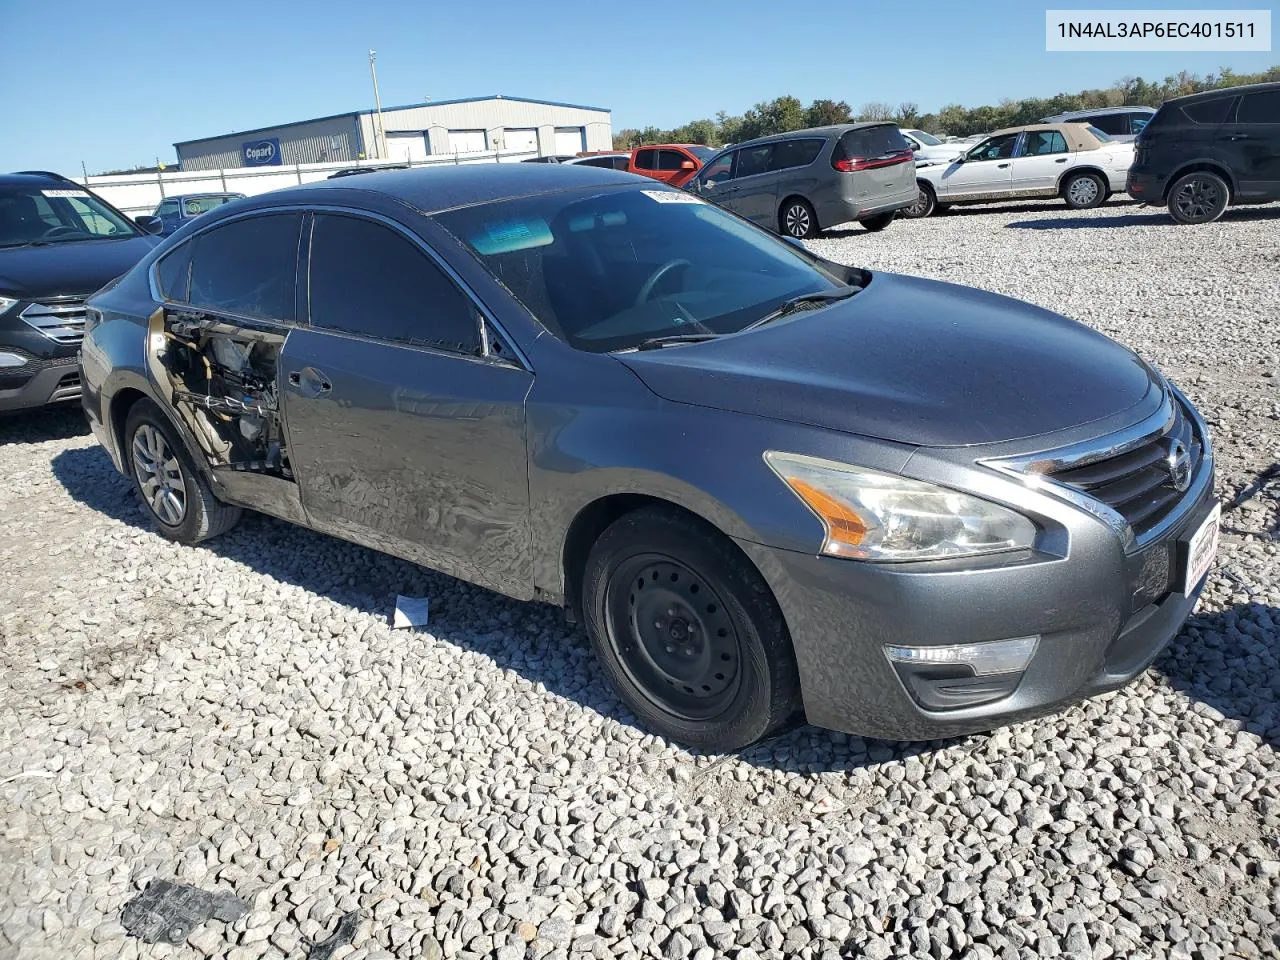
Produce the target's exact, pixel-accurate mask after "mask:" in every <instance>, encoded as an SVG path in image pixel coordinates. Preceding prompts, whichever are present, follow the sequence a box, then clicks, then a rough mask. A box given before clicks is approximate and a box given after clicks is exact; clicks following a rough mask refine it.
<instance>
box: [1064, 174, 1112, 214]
mask: <svg viewBox="0 0 1280 960" xmlns="http://www.w3.org/2000/svg"><path fill="white" fill-rule="evenodd" d="M1062 199H1063V200H1065V201H1067V206H1068V207H1070V208H1071V209H1072V210H1091V209H1093V208H1094V207H1097V206H1100V205H1101V204H1102V201H1104V200H1106V199H1107V185H1106V184H1105V183H1103V182H1102V178H1101V177H1100V176H1098V175H1097V174H1096V173H1077V174H1076V175H1075V176H1073V177H1070V178H1068V179H1067V180H1066V181H1065V182H1064V183H1063V184H1062Z"/></svg>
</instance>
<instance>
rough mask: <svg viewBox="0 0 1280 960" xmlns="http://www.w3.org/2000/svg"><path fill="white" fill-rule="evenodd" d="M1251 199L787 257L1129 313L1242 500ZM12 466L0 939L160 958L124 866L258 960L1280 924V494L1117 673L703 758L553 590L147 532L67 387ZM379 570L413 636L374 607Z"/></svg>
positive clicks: (834, 241) (1047, 220)
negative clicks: (487, 585) (1174, 616)
mask: <svg viewBox="0 0 1280 960" xmlns="http://www.w3.org/2000/svg"><path fill="white" fill-rule="evenodd" d="M1278 224H1280V209H1278V208H1277V207H1275V206H1270V207H1264V208H1256V209H1245V210H1239V211H1232V212H1231V213H1229V214H1228V215H1227V216H1226V217H1225V218H1224V219H1223V220H1222V221H1221V222H1219V223H1216V224H1213V225H1210V226H1206V227H1200V228H1179V227H1175V226H1172V225H1170V224H1169V223H1168V221H1167V218H1166V216H1165V214H1163V213H1161V212H1159V211H1151V210H1142V209H1139V208H1137V207H1135V206H1132V205H1127V204H1125V205H1121V204H1116V203H1111V204H1108V205H1107V206H1105V207H1103V208H1101V209H1099V210H1096V211H1093V212H1090V213H1083V214H1081V213H1070V212H1067V211H1065V210H1064V209H1063V208H1062V207H1061V205H1060V204H1032V205H1021V206H1013V205H1010V206H1005V207H1003V208H998V209H996V210H995V211H994V212H993V211H990V210H976V209H969V210H963V211H958V212H956V213H953V214H948V215H944V216H939V217H935V218H932V219H930V220H927V221H920V222H898V223H894V224H893V225H892V226H890V227H889V229H887V230H885V231H884V232H882V233H878V234H871V233H867V232H865V231H862V230H861V229H859V228H857V227H850V228H848V229H843V228H842V229H840V230H838V231H835V232H833V233H831V234H829V235H828V236H826V237H824V238H822V239H819V240H816V241H814V242H813V243H812V247H813V248H814V249H815V250H817V251H818V252H820V253H822V254H823V255H824V256H827V257H831V258H833V259H837V260H841V261H843V262H848V263H860V264H864V265H867V266H869V267H871V268H872V269H875V270H900V271H904V272H911V273H918V274H923V275H927V276H932V277H938V278H941V279H946V280H953V281H957V282H962V283H969V284H973V285H976V286H979V287H984V288H986V289H990V290H995V291H999V292H1001V293H1006V294H1009V295H1012V296H1017V297H1022V298H1024V299H1028V300H1031V301H1033V302H1035V303H1038V304H1041V305H1043V306H1046V307H1050V308H1052V309H1055V310H1059V311H1061V312H1064V313H1066V314H1068V315H1070V316H1074V317H1077V318H1079V319H1081V320H1083V321H1084V322H1085V323H1088V324H1090V325H1092V326H1094V327H1096V328H1097V329H1099V330H1102V331H1104V332H1106V333H1108V334H1109V335H1111V336H1114V337H1116V338H1117V339H1119V340H1121V341H1122V342H1124V343H1126V344H1129V345H1130V346H1132V347H1134V348H1135V349H1137V350H1138V351H1139V353H1141V354H1142V355H1143V356H1144V357H1147V358H1149V359H1151V360H1152V361H1154V362H1156V363H1157V364H1158V365H1160V366H1161V367H1162V368H1163V369H1164V370H1165V371H1166V372H1167V373H1168V374H1169V375H1170V376H1171V377H1172V378H1173V379H1174V380H1175V381H1176V382H1177V383H1179V384H1180V385H1181V386H1182V387H1183V388H1184V389H1185V390H1186V391H1187V392H1188V394H1189V395H1190V396H1191V397H1192V399H1193V400H1195V401H1196V402H1197V403H1198V404H1199V405H1200V407H1201V410H1202V411H1203V412H1204V413H1205V415H1206V416H1207V417H1208V419H1209V420H1210V422H1211V424H1212V426H1213V430H1214V433H1215V439H1216V442H1217V452H1218V470H1219V476H1218V485H1219V493H1220V494H1221V495H1223V496H1224V497H1231V496H1233V495H1235V494H1236V493H1237V492H1239V491H1240V490H1242V489H1243V488H1244V487H1245V486H1246V485H1247V484H1248V483H1249V482H1250V481H1251V480H1253V479H1254V478H1256V477H1257V476H1258V475H1259V473H1260V472H1261V471H1262V470H1263V469H1265V468H1266V467H1267V466H1268V465H1270V464H1271V463H1273V462H1275V461H1277V460H1280V394H1278V393H1277V390H1280V378H1277V377H1276V376H1275V373H1276V371H1277V370H1278V369H1280V327H1278V326H1277V324H1276V310H1277V304H1280V260H1277V253H1276V249H1277V248H1276V243H1275V237H1276V233H1277V225H1278ZM0 470H2V471H3V476H4V478H5V483H4V484H3V485H0V530H3V531H4V533H3V536H2V537H0V570H3V573H2V574H0V658H3V660H2V663H0V666H2V667H3V670H2V671H0V955H8V954H10V953H14V954H16V955H18V956H20V957H24V958H26V957H39V958H45V957H48V958H55V957H56V958H63V957H70V956H95V957H96V956H104V957H106V956H110V957H136V956H148V957H151V956H155V957H160V956H175V957H176V956H178V955H179V953H180V952H177V951H166V950H164V949H161V948H153V947H142V946H141V945H139V944H138V943H137V941H135V940H133V939H132V938H131V937H127V936H126V935H124V934H123V931H122V930H121V929H120V928H119V926H118V921H119V917H120V910H121V908H122V907H123V905H124V903H125V902H126V901H127V900H128V899H129V898H130V897H132V896H133V895H134V894H135V893H136V891H137V890H138V889H141V887H143V886H145V884H146V882H147V880H148V879H149V878H151V877H186V878H188V879H189V880H190V882H192V883H198V884H200V885H201V886H204V887H206V888H208V889H219V890H229V891H233V892H235V893H236V894H237V895H239V896H241V897H243V898H244V899H246V900H248V901H249V902H250V903H251V904H252V908H253V911H254V912H253V913H252V914H251V916H250V918H249V919H247V920H245V921H244V922H243V923H242V924H240V925H238V926H235V927H228V925H226V924H223V923H221V922H220V921H210V922H209V923H207V924H205V925H204V926H202V927H201V928H200V929H199V930H198V931H197V932H196V933H195V934H193V935H192V937H191V940H190V947H191V949H188V951H187V952H188V953H190V954H191V955H192V956H201V955H203V956H226V957H234V958H249V960H257V958H258V957H261V956H265V955H273V956H274V955H282V956H292V955H298V954H299V953H300V952H301V949H302V945H303V942H304V940H306V939H310V940H319V939H323V938H324V937H325V936H327V935H328V934H329V933H331V932H332V931H333V930H334V929H335V928H336V925H337V922H338V918H339V917H340V916H341V915H342V914H344V913H346V912H348V911H351V910H359V911H360V913H361V918H362V919H361V925H360V929H359V932H358V933H357V937H356V942H355V948H354V950H353V951H351V956H353V957H365V958H371V957H385V956H393V957H397V958H408V957H426V958H438V957H442V956H450V957H454V956H456V957H469V956H499V957H509V958H516V957H526V956H528V957H547V958H560V957H569V956H584V957H585V956H599V957H604V956H608V957H615V956H616V957H633V958H638V957H641V956H646V957H663V956H692V957H698V958H703V957H712V956H714V957H735V956H736V957H737V958H739V960H753V958H757V960H758V958H766V957H768V958H776V957H782V956H788V957H790V956H795V957H801V958H807V957H813V958H822V960H828V958H831V957H840V956H867V957H875V956H880V957H894V956H912V955H915V956H926V955H932V956H938V957H941V956H962V955H964V956H972V957H975V958H977V957H1001V958H1003V957H1015V956H1054V955H1059V956H1061V955H1066V956H1090V955H1092V956H1094V957H1099V958H1101V957H1125V956H1188V957H1201V958H1206V960H1207V958H1216V957H1226V956H1238V957H1260V956H1270V955H1274V954H1275V953H1276V951H1277V950H1278V949H1280V942H1278V941H1277V939H1276V936H1277V933H1276V931H1277V930H1280V915H1278V914H1280V907H1278V904H1280V847H1277V840H1276V838H1277V836H1280V762H1277V756H1276V746H1277V744H1280V662H1278V654H1280V627H1278V624H1280V551H1278V549H1277V547H1278V546H1280V543H1278V541H1277V539H1276V537H1277V533H1276V531H1277V522H1278V521H1280V511H1278V507H1280V503H1278V501H1277V497H1276V491H1277V490H1278V489H1280V485H1277V487H1265V488H1263V489H1262V490H1261V491H1260V492H1259V493H1258V495H1257V496H1256V497H1255V498H1254V499H1252V500H1251V501H1249V503H1248V504H1247V505H1246V506H1245V507H1244V508H1242V509H1240V510H1236V511H1233V512H1231V513H1229V514H1227V516H1226V520H1225V526H1226V531H1225V533H1224V538H1223V544H1222V548H1221V554H1220V557H1219V562H1218V564H1217V567H1216V568H1215V570H1214V572H1213V573H1212V574H1211V575H1210V579H1209V584H1208V588H1207V589H1206V591H1205V594H1204V597H1203V599H1202V600H1201V603H1200V607H1199V610H1198V612H1197V613H1196V615H1195V616H1194V617H1193V618H1192V620H1191V621H1190V623H1189V624H1188V625H1187V627H1186V628H1185V629H1184V630H1183V631H1182V633H1181V634H1180V635H1179V636H1178V638H1176V639H1175V640H1174V642H1173V643H1172V645H1171V646H1170V648H1169V649H1168V651H1166V652H1165V653H1164V654H1163V655H1161V657H1160V658H1159V659H1158V660H1157V661H1156V663H1155V665H1154V666H1153V668H1152V669H1151V670H1150V671H1149V672H1148V673H1147V674H1146V675H1145V676H1143V677H1142V678H1141V679H1139V680H1138V681H1137V682H1136V683H1134V684H1133V685H1132V686H1130V687H1129V688H1127V689H1125V690H1123V691H1120V692H1117V693H1115V694H1112V695H1109V696H1106V697H1102V698H1099V699H1097V700H1094V701H1090V702H1088V703H1085V704H1081V705H1079V706H1075V707H1072V708H1070V709H1068V710H1066V711H1065V712H1063V713H1062V714H1061V715H1058V716H1053V717H1047V718H1045V719H1042V720H1038V721H1034V722H1028V723H1021V724H1017V725H1015V726H1012V727H1009V728H1007V729H1004V730H1000V731H996V732H994V733H992V734H990V735H986V736H975V737H969V738H965V739H963V740H959V741H954V742H946V743H931V744H922V745H897V744H884V743H878V742H871V741H864V740H862V739H861V738H858V737H849V736H845V735H843V734H832V733H829V732H827V731H822V730H817V729H814V728H811V727H800V728H799V729H796V730H794V731H791V732H789V733H786V734H784V735H783V736H781V737H779V738H777V739H775V740H774V741H772V742H769V743H765V744H761V745H758V746H756V747H753V748H751V749H748V750H746V751H743V753H742V754H741V755H739V756H734V757H729V758H716V757H706V756H699V755H696V754H692V753H690V752H688V751H685V750H683V749H681V748H679V747H676V746H673V745H671V744H668V743H665V742H663V741H661V740H658V739H657V738H654V737H652V736H650V735H649V734H647V733H646V732H644V731H642V730H640V729H638V728H636V727H635V726H633V722H632V718H631V717H629V715H628V714H627V713H626V711H625V710H624V709H623V707H622V706H621V704H620V703H619V702H618V700H617V699H616V698H615V697H614V696H613V694H612V693H611V692H610V691H609V690H608V688H607V686H606V684H605V682H604V679H603V677H602V675H601V673H600V671H599V670H598V669H597V667H596V666H595V664H594V662H593V661H592V659H591V657H590V655H589V652H588V649H587V646H586V644H585V642H584V639H583V637H582V634H581V633H580V632H579V631H576V630H572V629H569V628H567V627H565V626H564V624H563V621H562V618H561V617H560V615H559V613H558V612H557V611H555V610H553V609H550V608H547V607H541V606H535V605H523V604H519V603H515V602H512V601H508V600H505V599H502V598H500V597H497V596H495V595H494V594H491V593H488V592H487V591H484V590H481V589H478V588H475V587H471V586H468V585H465V584H462V583H459V582H457V581H454V580H450V579H449V578H447V577H443V576H439V575H437V574H434V573H431V572H428V571H425V570H423V569H421V568H418V567H415V566H413V565H411V564H408V563H404V562H402V561H399V560H394V559H391V558H389V557H386V556H382V555H379V554H376V553H373V552H371V551H368V550H364V549H361V548H358V547H354V546H351V545H349V544H345V543H341V542H339V541H337V540H333V539H330V538H327V537H323V536H319V535H317V534H312V533H308V532H306V531H303V530H301V529H298V528H296V527H292V526H289V525H288V524H285V523H281V522H277V521H274V520H268V519H264V518H261V517H255V516H249V517H246V518H245V520H244V521H243V523H242V524H241V525H240V526H239V527H238V528H237V529H236V530H234V531H233V532H232V533H230V534H229V535H227V536H226V537H223V538H221V539H219V540H216V541H213V542H210V543H208V544H205V545H202V546H200V547H197V548H187V547H180V546H175V545H173V544H170V543H168V542H166V541H164V540H162V539H161V538H159V537H157V536H156V535H155V534H154V533H152V532H151V531H150V529H149V528H148V527H147V526H146V524H145V522H144V520H143V518H142V515H141V513H140V512H139V509H138V507H137V505H136V504H135V501H134V499H133V494H132V492H131V490H130V488H129V485H128V484H127V483H126V482H125V481H124V480H123V479H122V478H120V477H118V476H117V475H115V474H114V472H112V470H111V469H110V466H109V464H108V462H107V459H106V457H105V455H104V454H103V453H102V452H101V451H100V450H99V449H98V447H97V446H96V445H95V444H94V442H93V441H92V439H91V438H90V437H89V436H88V434H87V432H86V430H85V428H84V426H83V423H82V421H81V420H80V419H78V417H77V416H76V415H75V413H74V412H72V413H66V412H63V413H57V412H42V413H38V414H35V415H31V416H24V417H20V418H7V419H4V420H0ZM398 594H403V595H407V596H426V597H430V600H431V611H432V617H431V623H430V624H429V625H428V627H427V628H426V629H425V630H422V631H418V632H414V633H408V632H393V631H392V630H391V629H390V626H389V616H390V614H391V612H392V608H393V604H394V601H395V597H396V596H397V595H398ZM815 809H821V810H825V811H828V812H826V813H824V814H823V815H821V816H814V815H813V814H812V811H813V810H815Z"/></svg>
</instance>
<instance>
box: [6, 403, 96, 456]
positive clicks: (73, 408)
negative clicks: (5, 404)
mask: <svg viewBox="0 0 1280 960" xmlns="http://www.w3.org/2000/svg"><path fill="white" fill-rule="evenodd" d="M88 433H89V421H88V420H86V419H85V416H84V410H83V409H82V408H81V407H80V404H78V403H75V404H58V405H57V406H52V407H39V408H37V409H35V410H31V411H25V410H24V411H20V412H17V413H0V447H2V446H7V445H9V444H17V443H43V442H44V441H46V440H69V439H71V438H72V437H83V436H86V435H87V434H88Z"/></svg>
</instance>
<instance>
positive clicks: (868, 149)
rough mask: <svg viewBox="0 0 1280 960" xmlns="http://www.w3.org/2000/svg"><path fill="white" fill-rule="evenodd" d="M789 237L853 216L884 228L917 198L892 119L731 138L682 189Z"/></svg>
mask: <svg viewBox="0 0 1280 960" xmlns="http://www.w3.org/2000/svg"><path fill="white" fill-rule="evenodd" d="M685 189H687V190H689V191H691V192H692V193H696V194H697V195H698V196H700V197H703V198H705V199H707V200H710V201H712V202H714V203H718V204H720V205H721V206H723V207H726V208H728V209H729V210H732V211H733V212H734V213H737V214H738V215H740V216H743V217H746V218H747V219H748V220H752V221H754V222H755V223H758V224H760V226H762V227H767V228H769V229H770V230H776V231H777V232H779V233H782V234H785V235H787V236H790V237H796V238H798V239H804V238H805V237H814V236H817V234H818V232H819V231H820V230H825V229H827V228H829V227H834V226H837V225H838V224H841V223H849V222H850V221H854V220H856V221H858V222H859V223H861V224H862V225H863V226H864V227H866V228H867V229H868V230H883V229H884V228H885V227H887V226H888V225H889V224H890V223H892V222H893V218H894V216H895V215H896V214H897V212H898V211H899V210H901V209H902V208H903V207H907V206H910V205H911V204H912V203H914V202H915V199H916V193H917V190H916V165H915V159H914V156H913V154H912V151H911V144H910V143H909V142H908V141H907V139H906V138H905V137H903V135H902V133H901V131H899V130H898V128H897V126H896V125H895V124H892V123H842V124H837V125H835V126H830V127H813V128H811V129H808V130H792V131H791V132H789V133H780V134H775V135H773V136H770V137H760V138H759V139H757V140H748V141H747V142H745V143H739V144H735V145H734V146H733V147H732V148H730V149H726V150H724V151H722V152H721V153H719V154H717V155H716V156H714V157H712V158H711V159H710V160H708V161H707V163H706V166H704V167H703V168H702V169H701V170H699V171H698V173H697V176H695V177H694V178H693V179H692V180H691V181H689V185H688V186H687V187H686V188H685Z"/></svg>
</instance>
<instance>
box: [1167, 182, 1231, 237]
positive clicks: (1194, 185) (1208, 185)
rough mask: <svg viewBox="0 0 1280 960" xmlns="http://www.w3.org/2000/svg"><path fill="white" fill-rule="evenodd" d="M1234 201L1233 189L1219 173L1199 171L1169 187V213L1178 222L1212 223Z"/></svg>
mask: <svg viewBox="0 0 1280 960" xmlns="http://www.w3.org/2000/svg"><path fill="white" fill-rule="evenodd" d="M1230 202H1231V188H1230V187H1228V186H1227V182H1226V181H1225V180H1223V179H1222V178H1221V177H1220V176H1218V175H1217V174H1216V173H1210V172H1209V171H1207V170H1197V171H1196V172H1195V173H1188V174H1187V175H1186V176H1184V177H1179V178H1178V179H1177V180H1175V181H1174V184H1173V186H1172V187H1170V188H1169V213H1170V215H1171V216H1172V217H1173V219H1174V220H1176V221H1178V223H1190V224H1195V223H1212V222H1213V221H1214V220H1217V219H1218V218H1219V217H1220V216H1222V214H1223V212H1224V211H1225V210H1226V209H1227V204H1229V203H1230Z"/></svg>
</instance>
